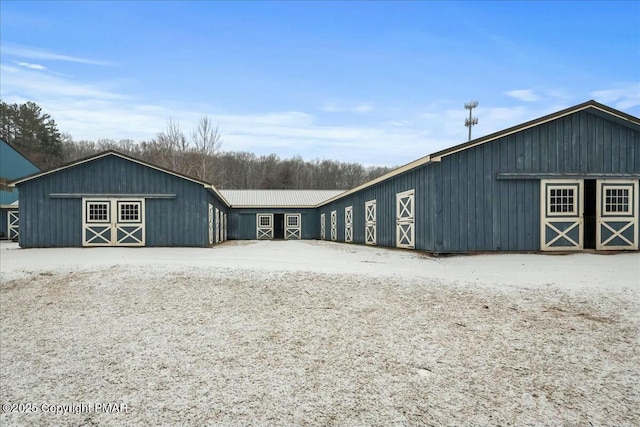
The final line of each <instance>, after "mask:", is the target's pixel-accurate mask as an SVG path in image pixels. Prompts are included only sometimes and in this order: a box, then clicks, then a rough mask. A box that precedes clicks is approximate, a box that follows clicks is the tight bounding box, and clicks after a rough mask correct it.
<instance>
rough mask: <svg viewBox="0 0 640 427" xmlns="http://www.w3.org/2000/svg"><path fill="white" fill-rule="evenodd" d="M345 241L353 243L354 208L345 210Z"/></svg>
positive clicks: (350, 207) (349, 207)
mask: <svg viewBox="0 0 640 427" xmlns="http://www.w3.org/2000/svg"><path fill="white" fill-rule="evenodd" d="M344 241H345V242H347V243H351V242H353V206H347V207H346V208H344Z"/></svg>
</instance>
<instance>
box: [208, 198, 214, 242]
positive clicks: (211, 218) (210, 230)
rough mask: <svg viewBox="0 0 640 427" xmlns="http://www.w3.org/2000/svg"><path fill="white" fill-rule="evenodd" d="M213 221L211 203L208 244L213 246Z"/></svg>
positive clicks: (210, 205)
mask: <svg viewBox="0 0 640 427" xmlns="http://www.w3.org/2000/svg"><path fill="white" fill-rule="evenodd" d="M214 223H215V221H214V219H213V205H212V204H211V203H209V244H210V245H213V244H214V243H215V242H214V240H213V238H214V237H215V236H214V232H213V228H214V226H215V224H214Z"/></svg>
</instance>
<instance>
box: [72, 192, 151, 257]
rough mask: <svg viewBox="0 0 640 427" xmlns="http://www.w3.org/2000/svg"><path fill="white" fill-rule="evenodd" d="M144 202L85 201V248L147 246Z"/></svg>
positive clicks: (128, 200) (141, 200) (83, 224)
mask: <svg viewBox="0 0 640 427" xmlns="http://www.w3.org/2000/svg"><path fill="white" fill-rule="evenodd" d="M144 205H145V203H144V199H82V218H83V223H82V245H83V246H144V245H145V223H144Z"/></svg>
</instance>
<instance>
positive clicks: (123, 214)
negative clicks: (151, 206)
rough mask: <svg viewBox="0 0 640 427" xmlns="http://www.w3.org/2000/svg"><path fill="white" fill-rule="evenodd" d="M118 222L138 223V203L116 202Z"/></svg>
mask: <svg viewBox="0 0 640 427" xmlns="http://www.w3.org/2000/svg"><path fill="white" fill-rule="evenodd" d="M118 216H119V218H118V222H140V202H118Z"/></svg>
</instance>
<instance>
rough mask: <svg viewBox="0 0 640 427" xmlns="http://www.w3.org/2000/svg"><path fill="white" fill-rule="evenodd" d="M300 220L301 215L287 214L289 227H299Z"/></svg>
mask: <svg viewBox="0 0 640 427" xmlns="http://www.w3.org/2000/svg"><path fill="white" fill-rule="evenodd" d="M299 220H300V217H299V216H297V215H287V227H297V226H298V223H299V222H300V221H299Z"/></svg>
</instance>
